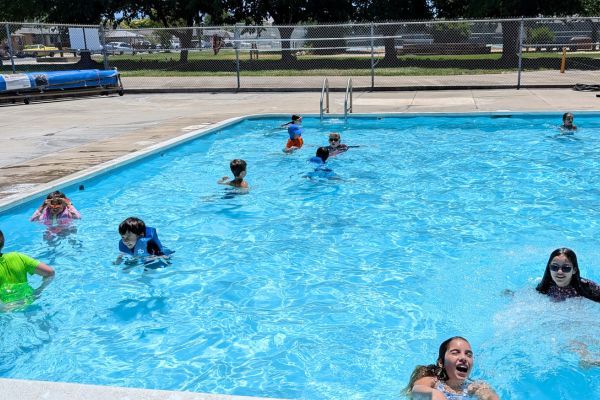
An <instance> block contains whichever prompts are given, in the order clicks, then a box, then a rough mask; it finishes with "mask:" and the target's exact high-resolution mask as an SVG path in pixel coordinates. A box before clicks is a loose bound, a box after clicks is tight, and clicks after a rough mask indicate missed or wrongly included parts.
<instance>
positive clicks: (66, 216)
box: [29, 190, 81, 226]
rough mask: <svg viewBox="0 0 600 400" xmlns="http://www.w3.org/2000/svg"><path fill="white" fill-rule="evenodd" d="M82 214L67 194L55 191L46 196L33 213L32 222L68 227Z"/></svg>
mask: <svg viewBox="0 0 600 400" xmlns="http://www.w3.org/2000/svg"><path fill="white" fill-rule="evenodd" d="M80 218H81V214H79V211H77V209H76V208H75V206H73V204H72V203H71V200H69V199H68V198H67V197H66V196H65V194H64V193H63V192H61V191H58V190H57V191H55V192H52V193H50V194H49V195H48V196H46V200H44V202H43V203H42V205H41V206H40V207H39V208H38V209H37V210H36V211H35V212H34V213H33V215H32V216H31V218H30V219H29V220H30V221H39V222H41V223H43V224H45V225H49V226H55V225H66V224H68V223H69V222H71V221H72V220H74V219H80Z"/></svg>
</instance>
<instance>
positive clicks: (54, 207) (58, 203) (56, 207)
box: [47, 197, 67, 214]
mask: <svg viewBox="0 0 600 400" xmlns="http://www.w3.org/2000/svg"><path fill="white" fill-rule="evenodd" d="M47 207H48V208H49V209H50V213H51V214H60V213H62V212H63V211H65V208H66V207H67V202H66V201H65V198H63V197H53V198H51V199H50V200H47Z"/></svg>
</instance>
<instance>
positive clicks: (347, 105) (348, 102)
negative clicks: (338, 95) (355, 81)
mask: <svg viewBox="0 0 600 400" xmlns="http://www.w3.org/2000/svg"><path fill="white" fill-rule="evenodd" d="M351 112H352V78H350V79H348V83H347V84H346V96H345V97H344V119H348V113H351Z"/></svg>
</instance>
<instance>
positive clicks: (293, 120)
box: [292, 114, 302, 122]
mask: <svg viewBox="0 0 600 400" xmlns="http://www.w3.org/2000/svg"><path fill="white" fill-rule="evenodd" d="M300 118H302V116H300V115H296V114H294V115H292V122H296V121H298V120H299V119H300Z"/></svg>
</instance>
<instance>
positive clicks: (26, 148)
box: [0, 89, 600, 202]
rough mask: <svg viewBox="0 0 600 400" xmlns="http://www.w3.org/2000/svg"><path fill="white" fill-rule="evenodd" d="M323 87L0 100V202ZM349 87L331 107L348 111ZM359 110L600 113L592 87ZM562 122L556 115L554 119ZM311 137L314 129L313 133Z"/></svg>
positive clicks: (302, 107) (298, 102) (311, 104)
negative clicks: (19, 101)
mask: <svg viewBox="0 0 600 400" xmlns="http://www.w3.org/2000/svg"><path fill="white" fill-rule="evenodd" d="M319 100H320V93H318V92H294V93H281V92H277V93H274V92H273V93H182V94H173V93H171V94H129V95H128V94H126V95H125V96H123V97H119V96H116V95H114V96H110V97H88V98H76V99H62V100H53V101H43V102H32V103H31V104H29V105H23V104H17V105H8V104H5V105H0V110H1V115H2V118H0V129H2V132H3V134H2V136H1V137H0V147H2V148H3V149H4V152H2V153H0V201H2V202H4V201H10V198H11V197H14V196H15V195H18V194H20V193H23V192H25V191H28V190H30V189H32V188H34V187H36V186H38V185H40V184H44V183H48V182H51V181H53V180H56V179H58V178H62V177H65V176H68V175H70V174H73V173H75V172H78V171H81V170H84V169H87V168H90V167H93V166H96V165H99V164H102V163H104V162H107V161H110V160H113V159H115V158H118V157H121V156H124V155H127V154H129V153H133V152H135V151H138V150H141V149H144V148H146V147H148V146H152V145H155V144H157V143H160V142H162V141H165V140H169V139H172V138H175V137H178V136H180V135H182V134H185V133H188V132H191V131H194V130H197V129H201V128H205V127H210V126H212V125H213V124H215V123H217V122H219V121H223V120H225V119H228V118H233V117H239V116H243V115H249V114H263V113H264V114H273V113H283V114H292V113H296V114H318V112H319ZM343 103H344V93H339V92H336V93H331V95H330V111H331V113H333V114H341V113H342V112H343ZM353 106H354V107H353V108H354V113H371V112H380V113H390V112H397V113H422V112H485V111H488V112H489V111H513V112H522V111H555V112H563V111H573V112H575V123H577V113H576V112H577V111H583V110H589V111H593V110H596V111H600V98H597V97H596V94H595V93H594V92H578V91H574V90H571V89H521V90H515V89H497V90H440V91H406V92H402V91H396V92H354V102H353ZM559 123H560V121H558V120H557V124H559ZM309 136H310V135H309Z"/></svg>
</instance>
